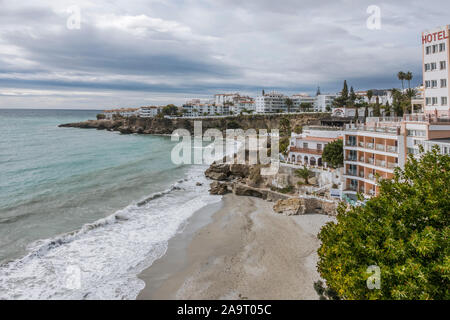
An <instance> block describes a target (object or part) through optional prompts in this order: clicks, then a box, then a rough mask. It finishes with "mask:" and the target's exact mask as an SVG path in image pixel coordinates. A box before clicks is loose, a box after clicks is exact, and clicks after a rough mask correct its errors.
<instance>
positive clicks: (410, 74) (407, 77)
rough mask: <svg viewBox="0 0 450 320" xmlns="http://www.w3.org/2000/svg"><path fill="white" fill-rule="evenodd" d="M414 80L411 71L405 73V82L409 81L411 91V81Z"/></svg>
mask: <svg viewBox="0 0 450 320" xmlns="http://www.w3.org/2000/svg"><path fill="white" fill-rule="evenodd" d="M412 79H413V74H412V72H411V71H408V72H407V73H405V80H406V81H408V88H409V89H411V80H412Z"/></svg>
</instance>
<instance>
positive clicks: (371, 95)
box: [367, 90, 373, 103]
mask: <svg viewBox="0 0 450 320" xmlns="http://www.w3.org/2000/svg"><path fill="white" fill-rule="evenodd" d="M372 98H373V91H372V90H367V99H369V103H371V102H372Z"/></svg>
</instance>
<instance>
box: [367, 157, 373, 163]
mask: <svg viewBox="0 0 450 320" xmlns="http://www.w3.org/2000/svg"><path fill="white" fill-rule="evenodd" d="M366 163H368V164H374V159H373V158H367V159H366Z"/></svg>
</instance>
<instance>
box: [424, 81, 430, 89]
mask: <svg viewBox="0 0 450 320" xmlns="http://www.w3.org/2000/svg"><path fill="white" fill-rule="evenodd" d="M425 88H431V81H430V80H427V81H425Z"/></svg>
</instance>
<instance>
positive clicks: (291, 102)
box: [284, 98, 294, 113]
mask: <svg viewBox="0 0 450 320" xmlns="http://www.w3.org/2000/svg"><path fill="white" fill-rule="evenodd" d="M284 103H285V104H286V107H287V111H288V113H291V108H292V106H293V105H294V101H292V99H289V98H286V100H284Z"/></svg>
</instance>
